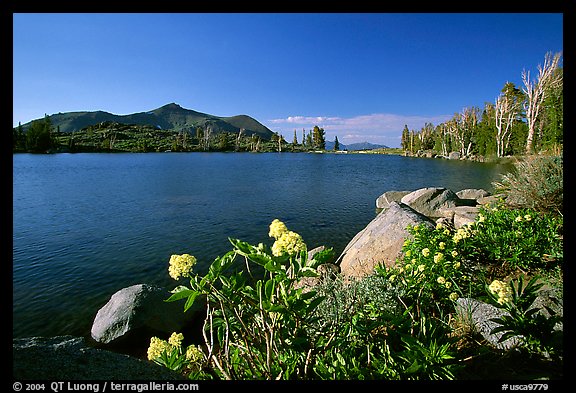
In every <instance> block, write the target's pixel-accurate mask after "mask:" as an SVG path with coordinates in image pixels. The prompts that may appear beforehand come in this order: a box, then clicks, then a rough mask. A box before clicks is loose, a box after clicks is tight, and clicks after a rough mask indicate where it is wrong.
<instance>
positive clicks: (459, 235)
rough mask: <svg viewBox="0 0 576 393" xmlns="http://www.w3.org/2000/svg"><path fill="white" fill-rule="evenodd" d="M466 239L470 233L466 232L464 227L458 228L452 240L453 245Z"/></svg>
mask: <svg viewBox="0 0 576 393" xmlns="http://www.w3.org/2000/svg"><path fill="white" fill-rule="evenodd" d="M468 237H470V232H468V230H467V229H466V227H462V228H459V229H458V231H456V233H455V234H454V237H453V238H452V240H454V243H458V242H459V241H460V240H462V239H466V238H468Z"/></svg>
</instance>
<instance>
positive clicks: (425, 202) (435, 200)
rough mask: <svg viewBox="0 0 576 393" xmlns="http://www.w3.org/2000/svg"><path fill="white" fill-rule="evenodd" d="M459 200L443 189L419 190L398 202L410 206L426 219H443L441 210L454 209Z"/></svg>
mask: <svg viewBox="0 0 576 393" xmlns="http://www.w3.org/2000/svg"><path fill="white" fill-rule="evenodd" d="M458 201H459V198H458V196H457V195H456V194H455V193H454V192H453V191H451V190H449V189H447V188H443V187H426V188H420V189H418V190H416V191H413V192H411V193H409V194H407V195H405V196H403V197H402V199H401V200H400V202H402V203H404V204H405V205H408V206H410V207H411V208H412V209H414V210H416V211H417V212H418V213H420V214H423V215H425V216H427V217H434V218H439V217H443V213H442V210H444V209H446V208H451V207H456V206H457V205H458Z"/></svg>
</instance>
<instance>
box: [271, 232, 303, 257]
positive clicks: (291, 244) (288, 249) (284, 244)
mask: <svg viewBox="0 0 576 393" xmlns="http://www.w3.org/2000/svg"><path fill="white" fill-rule="evenodd" d="M305 250H306V244H305V243H304V240H302V236H300V235H299V234H297V233H296V232H292V231H286V232H284V233H282V235H280V237H278V238H277V239H276V241H275V242H274V244H273V245H272V254H273V255H275V256H277V257H278V256H280V255H283V254H288V255H295V254H297V253H299V252H300V251H305Z"/></svg>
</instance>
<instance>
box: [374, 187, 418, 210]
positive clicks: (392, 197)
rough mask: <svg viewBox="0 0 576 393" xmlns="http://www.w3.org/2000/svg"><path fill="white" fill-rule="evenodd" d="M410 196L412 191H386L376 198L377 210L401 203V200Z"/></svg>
mask: <svg viewBox="0 0 576 393" xmlns="http://www.w3.org/2000/svg"><path fill="white" fill-rule="evenodd" d="M408 194H410V191H386V192H385V193H384V194H382V195H380V196H379V197H378V198H376V208H378V209H386V208H388V207H389V206H390V203H392V202H400V200H401V199H402V198H403V197H404V196H405V195H408Z"/></svg>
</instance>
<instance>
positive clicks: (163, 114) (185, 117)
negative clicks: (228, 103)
mask: <svg viewBox="0 0 576 393" xmlns="http://www.w3.org/2000/svg"><path fill="white" fill-rule="evenodd" d="M49 117H50V121H51V122H52V125H53V126H54V128H57V127H59V128H60V132H66V133H68V132H73V131H79V130H81V129H83V128H85V127H88V126H93V125H96V124H99V123H102V122H106V121H109V122H115V123H122V124H137V125H148V126H152V127H155V128H157V129H163V130H175V131H192V132H195V130H196V127H198V126H201V127H203V128H205V127H206V126H207V125H210V126H211V127H212V131H213V132H214V133H219V132H233V133H236V132H238V131H239V130H240V128H244V130H245V131H244V134H245V135H252V134H257V135H259V136H260V137H261V138H264V139H267V140H269V139H270V138H271V137H272V135H274V132H272V131H271V130H270V129H269V128H268V127H266V126H264V125H262V124H261V123H260V122H258V121H257V120H255V119H253V118H252V117H250V116H247V115H238V116H232V117H220V116H214V115H210V114H207V113H202V112H196V111H194V110H191V109H186V108H182V107H181V106H180V105H178V104H175V103H171V104H167V105H164V106H162V107H160V108H158V109H154V110H152V111H147V112H138V113H132V114H129V115H115V114H113V113H108V112H104V111H95V112H65V113H56V114H53V115H50V116H49ZM31 123H32V121H30V122H28V123H26V124H22V127H23V129H24V130H26V129H27V128H28V127H29V126H30V124H31Z"/></svg>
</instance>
